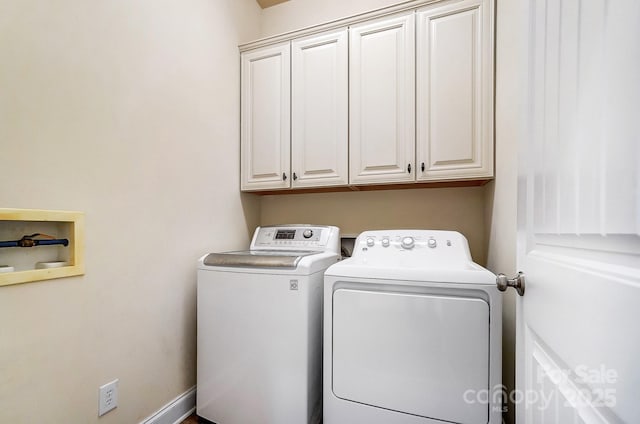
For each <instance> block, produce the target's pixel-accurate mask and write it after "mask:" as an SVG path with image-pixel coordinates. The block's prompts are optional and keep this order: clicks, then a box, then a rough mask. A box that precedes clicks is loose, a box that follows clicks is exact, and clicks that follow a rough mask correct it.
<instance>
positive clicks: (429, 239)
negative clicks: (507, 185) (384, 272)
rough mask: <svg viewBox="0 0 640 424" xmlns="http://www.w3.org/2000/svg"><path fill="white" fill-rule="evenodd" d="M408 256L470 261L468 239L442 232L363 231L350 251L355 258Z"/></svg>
mask: <svg viewBox="0 0 640 424" xmlns="http://www.w3.org/2000/svg"><path fill="white" fill-rule="evenodd" d="M409 254H411V255H421V256H424V257H426V256H427V255H428V256H429V258H434V259H435V258H439V259H442V260H447V259H470V254H469V244H468V242H467V239H466V238H465V237H464V236H463V235H462V234H460V233H458V232H457V231H442V230H386V231H385V230H381V231H365V232H363V233H362V234H360V235H359V236H358V238H357V239H356V243H355V248H354V252H353V256H354V257H356V256H360V257H363V258H364V257H366V258H369V259H373V258H382V260H384V259H385V258H391V257H393V256H396V255H399V256H402V257H405V256H406V255H409ZM376 260H377V259H376Z"/></svg>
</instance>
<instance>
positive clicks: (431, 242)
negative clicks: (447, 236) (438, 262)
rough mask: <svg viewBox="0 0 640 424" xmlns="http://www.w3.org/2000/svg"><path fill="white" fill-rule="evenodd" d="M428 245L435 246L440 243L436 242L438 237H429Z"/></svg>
mask: <svg viewBox="0 0 640 424" xmlns="http://www.w3.org/2000/svg"><path fill="white" fill-rule="evenodd" d="M427 245H428V246H429V247H431V248H434V247H436V246H437V245H438V243H437V242H436V239H429V241H428V242H427Z"/></svg>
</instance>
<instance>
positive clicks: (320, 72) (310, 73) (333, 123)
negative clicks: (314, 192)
mask: <svg viewBox="0 0 640 424" xmlns="http://www.w3.org/2000/svg"><path fill="white" fill-rule="evenodd" d="M347 34H348V33H347V29H346V28H345V29H343V30H339V31H334V32H331V33H329V34H322V35H314V36H311V37H307V38H303V39H297V40H294V41H293V42H292V43H291V61H292V63H291V67H292V74H291V77H292V85H291V137H292V138H291V178H292V181H291V186H292V187H316V186H335V185H346V184H347V183H348V182H349V180H348V171H347V161H348V136H349V133H348V131H349V130H348V128H349V125H348V119H349V116H348V104H349V98H348V94H349V91H348V90H349V89H348V71H349V64H348V44H347Z"/></svg>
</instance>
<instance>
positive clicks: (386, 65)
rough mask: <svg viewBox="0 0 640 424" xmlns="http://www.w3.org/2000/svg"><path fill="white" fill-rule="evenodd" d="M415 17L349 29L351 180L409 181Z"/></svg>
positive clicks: (353, 181)
mask: <svg viewBox="0 0 640 424" xmlns="http://www.w3.org/2000/svg"><path fill="white" fill-rule="evenodd" d="M414 19H415V17H414V14H413V13H411V14H405V15H402V16H396V17H392V18H386V19H384V20H378V21H373V22H367V23H363V24H359V25H355V26H353V27H352V28H351V30H350V47H351V48H350V53H349V61H350V62H349V63H350V67H349V72H350V74H349V97H350V99H349V101H350V107H349V112H350V116H349V118H350V140H349V143H350V155H351V158H350V182H351V183H352V184H366V183H382V182H402V181H413V180H414V174H413V169H411V171H408V169H409V165H410V164H413V160H414V154H415V138H414V119H415V116H414V110H415V107H414V98H415V97H414V96H415V93H414V91H415V78H414V77H415V71H414V63H415V62H414V59H415V52H414V46H415V42H414V27H415V25H414Z"/></svg>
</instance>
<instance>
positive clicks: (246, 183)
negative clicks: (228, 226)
mask: <svg viewBox="0 0 640 424" xmlns="http://www.w3.org/2000/svg"><path fill="white" fill-rule="evenodd" d="M289 44H290V43H289V42H287V43H285V44H279V45H276V46H270V47H267V48H262V49H259V50H255V51H249V52H245V53H242V55H241V80H242V82H241V85H242V88H241V102H242V123H241V129H240V138H241V157H242V159H241V161H242V162H241V163H242V167H241V168H242V171H241V174H242V189H243V190H261V189H271V188H286V187H289V181H290V175H289V174H290V172H289V165H290V137H291V126H290V118H291V117H290V88H291V80H290V69H291V64H290V55H289V50H290V46H289Z"/></svg>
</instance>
